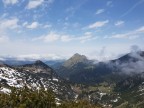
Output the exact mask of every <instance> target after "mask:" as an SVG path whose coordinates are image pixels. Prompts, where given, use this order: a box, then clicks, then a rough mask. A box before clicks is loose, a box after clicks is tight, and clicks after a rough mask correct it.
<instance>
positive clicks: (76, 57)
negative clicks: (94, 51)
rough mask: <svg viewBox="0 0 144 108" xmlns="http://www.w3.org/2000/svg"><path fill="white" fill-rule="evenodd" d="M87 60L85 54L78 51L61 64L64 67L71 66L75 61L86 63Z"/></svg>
mask: <svg viewBox="0 0 144 108" xmlns="http://www.w3.org/2000/svg"><path fill="white" fill-rule="evenodd" d="M88 61H89V60H88V59H87V57H86V56H85V55H80V54H78V53H76V54H74V55H73V56H72V57H71V58H70V59H68V60H67V61H66V62H65V63H64V64H63V65H64V66H65V67H72V66H73V65H74V64H77V63H87V62H88Z"/></svg>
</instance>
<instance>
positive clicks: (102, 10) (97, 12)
mask: <svg viewBox="0 0 144 108" xmlns="http://www.w3.org/2000/svg"><path fill="white" fill-rule="evenodd" d="M104 11H105V10H104V9H99V10H97V11H96V15H98V14H101V13H103V12H104Z"/></svg>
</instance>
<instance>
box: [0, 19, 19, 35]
mask: <svg viewBox="0 0 144 108" xmlns="http://www.w3.org/2000/svg"><path fill="white" fill-rule="evenodd" d="M18 22H19V19H18V18H10V19H1V20H0V31H1V32H2V31H6V30H8V29H16V28H18V27H19V25H18Z"/></svg>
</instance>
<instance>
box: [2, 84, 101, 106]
mask: <svg viewBox="0 0 144 108" xmlns="http://www.w3.org/2000/svg"><path fill="white" fill-rule="evenodd" d="M61 103H62V104H61V105H56V97H55V95H54V93H53V92H52V91H50V90H47V91H45V90H44V89H40V90H31V89H28V88H27V87H25V88H21V89H16V88H12V91H11V93H10V94H4V93H1V94H0V108H100V107H97V106H96V105H92V104H90V103H89V102H88V101H78V102H75V101H66V102H62V101H61Z"/></svg>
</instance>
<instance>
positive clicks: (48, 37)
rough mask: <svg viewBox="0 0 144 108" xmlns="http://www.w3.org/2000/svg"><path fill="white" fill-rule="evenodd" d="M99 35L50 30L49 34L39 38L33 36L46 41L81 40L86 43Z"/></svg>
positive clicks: (34, 39) (35, 39)
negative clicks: (66, 33) (82, 34)
mask: <svg viewBox="0 0 144 108" xmlns="http://www.w3.org/2000/svg"><path fill="white" fill-rule="evenodd" d="M95 39H97V37H94V36H92V35H90V34H89V35H88V34H87V35H84V36H71V35H63V34H59V33H55V32H50V33H48V34H47V35H43V36H40V37H37V38H33V39H32V40H33V41H37V40H42V41H44V42H55V41H60V42H69V41H80V42H81V43H85V42H86V41H90V40H95Z"/></svg>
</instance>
